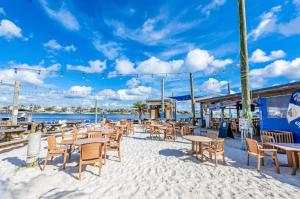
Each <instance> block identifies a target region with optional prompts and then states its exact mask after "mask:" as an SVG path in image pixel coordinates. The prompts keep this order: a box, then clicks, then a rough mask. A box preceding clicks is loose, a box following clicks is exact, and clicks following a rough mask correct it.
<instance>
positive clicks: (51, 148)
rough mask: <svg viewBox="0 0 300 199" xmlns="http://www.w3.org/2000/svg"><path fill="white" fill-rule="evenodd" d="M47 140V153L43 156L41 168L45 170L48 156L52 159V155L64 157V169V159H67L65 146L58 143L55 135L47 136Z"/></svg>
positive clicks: (64, 166)
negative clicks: (43, 160)
mask: <svg viewBox="0 0 300 199" xmlns="http://www.w3.org/2000/svg"><path fill="white" fill-rule="evenodd" d="M47 140H48V150H47V155H46V157H45V162H44V167H43V170H45V168H46V165H47V161H48V158H49V157H51V159H53V157H55V156H63V157H64V164H63V168H64V169H65V168H66V161H67V148H66V147H65V146H62V145H58V144H57V142H56V138H55V136H49V137H48V138H47Z"/></svg>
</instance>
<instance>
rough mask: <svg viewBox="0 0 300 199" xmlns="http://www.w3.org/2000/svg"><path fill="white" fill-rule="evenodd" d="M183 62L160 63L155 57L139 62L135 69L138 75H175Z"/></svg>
mask: <svg viewBox="0 0 300 199" xmlns="http://www.w3.org/2000/svg"><path fill="white" fill-rule="evenodd" d="M183 63H184V61H183V60H173V61H168V62H167V61H162V60H160V59H158V58H156V57H150V58H149V59H147V60H145V61H143V62H140V63H139V64H138V66H137V68H136V71H137V72H138V73H146V74H158V73H175V72H178V71H179V70H180V69H181V68H182V66H183Z"/></svg>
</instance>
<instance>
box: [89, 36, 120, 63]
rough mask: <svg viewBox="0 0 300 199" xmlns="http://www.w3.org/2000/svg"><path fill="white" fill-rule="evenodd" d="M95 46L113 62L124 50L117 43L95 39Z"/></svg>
mask: <svg viewBox="0 0 300 199" xmlns="http://www.w3.org/2000/svg"><path fill="white" fill-rule="evenodd" d="M93 45H94V47H95V48H96V50H98V51H99V52H100V53H102V54H103V55H105V56H106V57H107V58H108V59H110V60H113V59H115V58H117V57H118V56H119V55H120V51H121V50H122V48H121V47H120V46H119V44H118V43H116V42H106V43H104V42H102V41H101V40H100V39H94V40H93Z"/></svg>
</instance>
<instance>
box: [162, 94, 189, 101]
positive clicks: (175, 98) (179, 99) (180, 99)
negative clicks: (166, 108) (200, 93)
mask: <svg viewBox="0 0 300 199" xmlns="http://www.w3.org/2000/svg"><path fill="white" fill-rule="evenodd" d="M168 98H171V99H174V100H176V101H188V100H191V99H192V98H191V95H182V96H175V97H168Z"/></svg>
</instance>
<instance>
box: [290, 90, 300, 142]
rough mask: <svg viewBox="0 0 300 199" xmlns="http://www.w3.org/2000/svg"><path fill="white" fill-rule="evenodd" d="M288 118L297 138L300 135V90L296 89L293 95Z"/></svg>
mask: <svg viewBox="0 0 300 199" xmlns="http://www.w3.org/2000/svg"><path fill="white" fill-rule="evenodd" d="M287 120H288V123H289V125H290V127H291V129H292V131H293V132H294V136H295V137H296V139H297V138H298V137H300V90H297V91H295V92H294V93H293V94H292V96H291V100H290V104H289V107H288V112H287Z"/></svg>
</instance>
